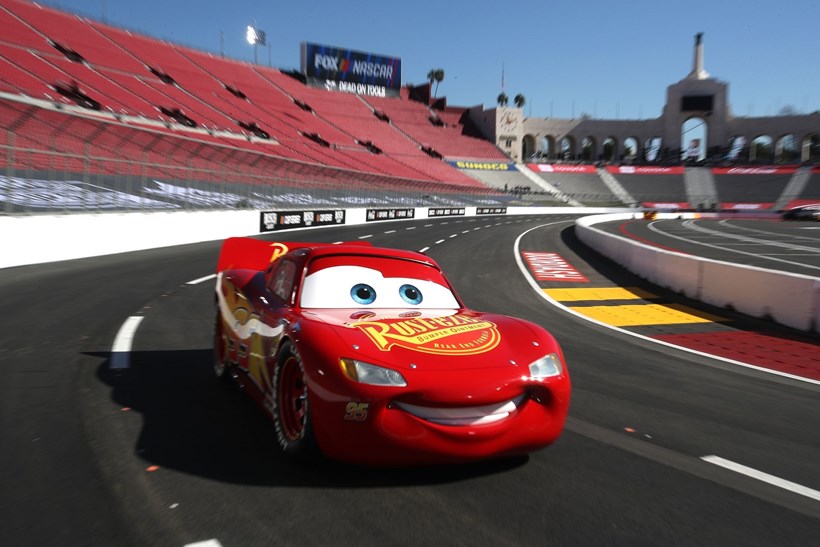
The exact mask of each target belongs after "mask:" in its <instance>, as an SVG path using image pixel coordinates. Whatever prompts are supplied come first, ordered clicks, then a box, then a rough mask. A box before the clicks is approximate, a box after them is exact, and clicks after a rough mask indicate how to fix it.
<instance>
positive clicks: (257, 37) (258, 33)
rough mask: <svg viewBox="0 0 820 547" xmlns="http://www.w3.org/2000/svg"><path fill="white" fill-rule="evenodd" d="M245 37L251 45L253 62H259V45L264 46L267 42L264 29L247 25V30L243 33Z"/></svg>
mask: <svg viewBox="0 0 820 547" xmlns="http://www.w3.org/2000/svg"><path fill="white" fill-rule="evenodd" d="M245 39H246V40H247V41H248V43H249V44H250V45H252V46H253V64H255V65H256V64H259V55H258V49H259V46H264V45H267V43H268V40H267V37H266V35H265V31H264V30H260V29H258V28H255V27H253V26H251V25H248V30H247V32H246V33H245Z"/></svg>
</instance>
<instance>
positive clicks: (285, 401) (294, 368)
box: [272, 342, 317, 458]
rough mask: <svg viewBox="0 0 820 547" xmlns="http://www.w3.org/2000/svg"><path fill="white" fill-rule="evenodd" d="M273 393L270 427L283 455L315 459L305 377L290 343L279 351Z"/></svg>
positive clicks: (314, 444)
mask: <svg viewBox="0 0 820 547" xmlns="http://www.w3.org/2000/svg"><path fill="white" fill-rule="evenodd" d="M272 391H273V393H272V396H273V397H272V399H273V408H272V414H273V423H274V426H275V428H276V439H277V441H279V446H281V448H282V451H283V452H284V453H285V454H286V455H288V456H292V457H296V458H307V457H310V456H313V455H315V453H316V451H317V449H316V443H315V440H314V437H313V428H312V426H311V421H310V401H309V398H308V387H307V377H306V376H305V369H304V367H303V365H302V360H301V358H300V357H299V353H298V352H297V351H296V348H294V347H293V345H292V344H291V342H285V343H284V344H283V345H282V348H281V349H280V351H279V356H278V358H277V360H276V368H275V370H274V373H273V386H272Z"/></svg>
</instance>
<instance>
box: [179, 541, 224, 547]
mask: <svg viewBox="0 0 820 547" xmlns="http://www.w3.org/2000/svg"><path fill="white" fill-rule="evenodd" d="M183 547H222V544H221V543H219V540H218V539H206V540H205V541H197V542H196V543H186V544H185V545H183Z"/></svg>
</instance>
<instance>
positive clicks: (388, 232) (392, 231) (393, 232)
mask: <svg viewBox="0 0 820 547" xmlns="http://www.w3.org/2000/svg"><path fill="white" fill-rule="evenodd" d="M395 233H396V230H387V231H386V232H385V234H395Z"/></svg>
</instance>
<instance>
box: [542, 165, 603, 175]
mask: <svg viewBox="0 0 820 547" xmlns="http://www.w3.org/2000/svg"><path fill="white" fill-rule="evenodd" d="M527 167H529V168H530V169H532V170H533V171H539V172H541V173H576V174H583V173H592V174H593V175H594V174H595V173H597V172H598V171H597V170H596V169H595V166H594V165H559V164H550V163H531V164H529V165H528V166H527Z"/></svg>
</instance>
